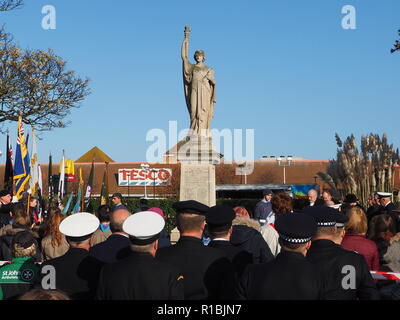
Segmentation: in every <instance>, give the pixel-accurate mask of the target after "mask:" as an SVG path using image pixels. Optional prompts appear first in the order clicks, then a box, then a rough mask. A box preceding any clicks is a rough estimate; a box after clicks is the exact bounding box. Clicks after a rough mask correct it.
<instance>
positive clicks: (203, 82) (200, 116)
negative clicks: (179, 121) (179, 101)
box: [182, 25, 215, 136]
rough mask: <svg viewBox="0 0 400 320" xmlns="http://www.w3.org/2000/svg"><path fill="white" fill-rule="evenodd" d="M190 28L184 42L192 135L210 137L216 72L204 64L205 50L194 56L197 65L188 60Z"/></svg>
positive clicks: (185, 78) (185, 77)
mask: <svg viewBox="0 0 400 320" xmlns="http://www.w3.org/2000/svg"><path fill="white" fill-rule="evenodd" d="M189 36H190V29H189V26H188V25H186V26H185V38H184V39H183V42H182V60H183V84H184V90H185V99H186V105H187V108H188V111H189V115H190V129H191V134H192V135H197V136H209V133H210V122H211V119H212V118H213V117H214V104H215V78H214V71H213V69H211V68H210V67H207V66H206V65H205V64H203V62H204V61H205V60H206V57H205V54H204V51H203V50H197V51H196V52H195V54H194V59H195V61H196V64H191V63H190V62H189V59H188V52H189Z"/></svg>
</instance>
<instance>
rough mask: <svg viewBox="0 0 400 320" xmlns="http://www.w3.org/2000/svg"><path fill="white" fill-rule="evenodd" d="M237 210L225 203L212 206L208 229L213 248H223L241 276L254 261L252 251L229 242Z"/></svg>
mask: <svg viewBox="0 0 400 320" xmlns="http://www.w3.org/2000/svg"><path fill="white" fill-rule="evenodd" d="M235 217H236V213H235V211H234V210H233V209H232V208H231V207H229V206H224V205H217V206H213V207H211V208H210V209H209V210H208V212H207V215H206V222H207V230H208V233H209V235H210V238H211V241H210V243H209V244H208V246H209V247H211V248H217V249H219V250H222V251H223V252H224V253H225V254H226V256H227V257H228V259H229V260H230V261H231V262H232V263H233V265H234V267H235V270H236V273H237V275H238V276H240V275H241V274H242V273H243V271H244V269H245V268H246V266H247V265H249V264H251V263H253V256H252V255H251V253H250V252H247V251H245V250H241V249H239V248H238V247H235V246H234V245H233V244H231V243H230V242H229V240H230V238H231V235H232V221H233V219H235Z"/></svg>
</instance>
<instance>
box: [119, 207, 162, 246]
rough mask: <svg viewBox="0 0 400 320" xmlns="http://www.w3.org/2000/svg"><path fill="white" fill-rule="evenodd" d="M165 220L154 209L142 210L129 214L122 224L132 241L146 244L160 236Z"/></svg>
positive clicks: (137, 243) (142, 244) (141, 244)
mask: <svg viewBox="0 0 400 320" xmlns="http://www.w3.org/2000/svg"><path fill="white" fill-rule="evenodd" d="M164 226H165V220H164V218H163V217H161V215H159V214H158V213H156V212H154V211H141V212H138V213H135V214H133V215H131V216H129V217H128V218H127V219H126V220H125V221H124V223H123V225H122V230H124V232H125V233H127V234H129V237H130V239H131V242H132V243H133V244H136V245H140V246H144V245H146V244H150V243H153V242H154V241H156V240H157V239H158V238H159V237H160V232H161V231H162V230H163V229H164Z"/></svg>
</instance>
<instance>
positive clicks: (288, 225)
mask: <svg viewBox="0 0 400 320" xmlns="http://www.w3.org/2000/svg"><path fill="white" fill-rule="evenodd" d="M274 226H275V229H276V230H277V231H278V233H279V237H280V239H282V240H284V241H286V242H289V243H299V244H301V243H306V242H308V241H310V240H311V238H312V237H313V236H314V235H315V233H316V232H317V222H316V221H315V219H314V218H313V217H311V216H310V215H308V214H305V213H286V214H283V215H281V216H279V217H278V218H277V219H276V221H275V224H274Z"/></svg>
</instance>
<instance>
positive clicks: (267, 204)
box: [254, 189, 273, 226]
mask: <svg viewBox="0 0 400 320" xmlns="http://www.w3.org/2000/svg"><path fill="white" fill-rule="evenodd" d="M272 195H273V193H272V190H271V189H265V190H264V191H263V199H262V200H261V201H259V202H257V204H256V207H255V209H254V219H256V220H257V221H258V222H260V224H261V225H262V226H263V225H264V224H268V218H269V217H270V215H271V213H272V204H271V199H272ZM272 222H273V221H272Z"/></svg>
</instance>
